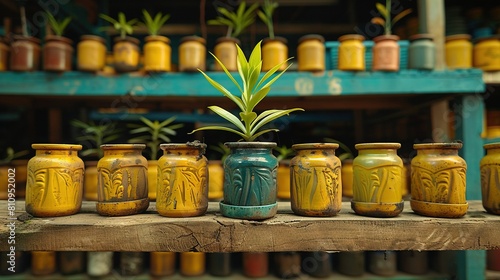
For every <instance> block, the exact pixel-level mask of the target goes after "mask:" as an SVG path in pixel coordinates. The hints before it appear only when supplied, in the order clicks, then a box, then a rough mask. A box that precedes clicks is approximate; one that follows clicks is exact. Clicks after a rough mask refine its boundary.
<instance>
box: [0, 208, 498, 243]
mask: <svg viewBox="0 0 500 280" xmlns="http://www.w3.org/2000/svg"><path fill="white" fill-rule="evenodd" d="M469 204H470V207H469V212H468V214H467V215H466V216H465V217H463V218H460V219H442V218H429V217H422V216H418V215H416V214H414V213H413V212H412V211H411V209H410V206H409V204H408V203H407V204H405V210H404V212H403V213H402V214H401V215H400V216H398V217H396V218H385V219H383V218H369V217H362V216H358V215H355V214H354V213H353V211H352V210H351V209H350V203H348V202H344V203H343V208H342V211H341V212H340V214H339V215H337V216H335V217H328V218H313V217H301V216H297V215H294V214H293V213H292V212H291V210H290V204H289V203H288V202H280V205H279V206H280V208H279V211H278V215H277V216H275V217H274V218H271V219H268V220H265V221H261V222H257V221H247V220H237V219H230V218H226V217H222V216H221V215H220V213H219V209H218V204H217V203H214V202H211V203H210V205H209V210H208V212H207V214H206V215H204V216H201V217H190V218H167V217H162V216H159V215H158V214H157V213H156V211H155V204H154V203H151V206H150V208H149V209H148V212H147V213H145V214H140V215H134V216H125V217H102V216H99V215H98V214H97V213H96V212H95V202H84V204H83V207H82V211H81V212H80V213H79V214H76V215H73V216H67V217H59V218H31V219H26V214H25V212H24V202H18V203H17V209H16V214H17V215H18V220H17V221H16V250H30V251H31V250H56V251H66V250H70V251H176V252H183V251H203V252H243V251H268V252H271V251H323V250H327V251H358V250H469V249H473V250H480V249H492V248H498V247H500V235H499V234H498V229H500V216H494V215H490V214H487V213H486V212H485V211H484V209H483V208H482V205H481V203H480V201H469ZM0 209H7V205H6V202H5V201H2V202H0ZM1 218H2V219H3V220H4V221H7V215H6V214H5V211H3V212H2V217H1ZM8 235H9V230H8V228H7V224H6V223H3V224H2V226H1V227H0V240H2V242H0V250H3V251H6V250H7V249H8V245H7V244H6V242H3V241H6V240H7V238H8Z"/></svg>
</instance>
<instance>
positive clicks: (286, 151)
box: [274, 145, 294, 161]
mask: <svg viewBox="0 0 500 280" xmlns="http://www.w3.org/2000/svg"><path fill="white" fill-rule="evenodd" d="M274 150H275V151H276V152H278V156H276V158H277V159H278V161H282V160H284V159H287V158H289V157H290V156H291V155H293V154H294V150H293V149H292V148H288V147H287V146H285V145H283V146H281V147H276V148H274Z"/></svg>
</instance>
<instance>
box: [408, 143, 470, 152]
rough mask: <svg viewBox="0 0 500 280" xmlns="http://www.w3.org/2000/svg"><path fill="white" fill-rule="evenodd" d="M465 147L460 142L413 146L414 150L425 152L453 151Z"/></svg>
mask: <svg viewBox="0 0 500 280" xmlns="http://www.w3.org/2000/svg"><path fill="white" fill-rule="evenodd" d="M462 146H463V144H462V143H460V142H450V143H421V144H413V149H415V150H424V149H453V150H458V149H461V148H462Z"/></svg>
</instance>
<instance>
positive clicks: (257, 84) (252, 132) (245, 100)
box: [191, 42, 304, 141]
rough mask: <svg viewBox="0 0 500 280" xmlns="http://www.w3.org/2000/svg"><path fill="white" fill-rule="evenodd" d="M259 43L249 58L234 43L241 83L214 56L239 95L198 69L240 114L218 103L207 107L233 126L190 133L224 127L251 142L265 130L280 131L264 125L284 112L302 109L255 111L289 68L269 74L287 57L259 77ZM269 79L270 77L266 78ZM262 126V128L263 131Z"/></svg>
mask: <svg viewBox="0 0 500 280" xmlns="http://www.w3.org/2000/svg"><path fill="white" fill-rule="evenodd" d="M260 45H261V42H259V43H257V45H256V46H255V48H254V49H253V51H252V53H251V55H250V57H249V59H248V61H247V59H246V57H245V54H244V53H243V51H242V50H241V48H240V46H238V45H236V46H237V49H238V59H237V64H238V73H239V75H240V78H241V80H242V85H241V86H240V85H239V84H238V82H237V81H236V79H235V78H234V77H233V75H232V74H231V73H230V72H229V71H228V70H227V68H226V66H224V64H223V63H222V62H221V61H220V60H219V59H218V58H217V57H216V56H215V55H214V54H212V53H211V54H212V56H213V57H214V58H215V60H216V61H217V63H219V65H220V66H221V68H222V69H223V70H224V72H225V73H226V75H227V76H228V77H229V79H230V80H231V81H232V82H233V83H234V84H235V85H236V87H237V88H238V90H239V91H240V93H241V96H236V95H234V94H232V93H231V92H229V91H228V90H227V89H226V88H225V87H224V86H222V85H221V84H219V83H218V82H216V81H214V80H213V79H212V78H210V77H209V76H208V75H207V74H205V73H204V72H203V71H201V70H199V71H200V72H201V73H202V74H203V76H204V77H205V78H206V79H207V81H208V82H209V83H210V84H211V85H212V86H213V87H214V88H215V89H217V90H218V91H220V92H221V93H222V94H223V95H224V96H226V97H227V98H229V99H230V100H231V101H233V102H234V103H235V104H236V105H237V106H238V108H239V109H240V113H239V115H238V116H236V115H233V114H232V113H230V112H229V111H227V110H225V109H223V108H221V107H219V106H209V107H208V108H209V109H210V110H212V111H213V112H214V113H216V114H217V115H219V116H221V117H222V118H224V119H225V120H227V121H228V122H229V123H231V124H233V125H234V126H235V127H236V129H234V128H231V127H226V126H206V127H201V128H198V129H195V130H193V131H192V132H191V133H194V132H196V131H200V130H223V131H229V132H232V133H235V134H237V135H239V136H241V137H242V138H243V140H244V141H254V140H255V139H257V138H258V137H259V136H261V135H262V134H264V133H267V132H271V131H279V129H277V128H270V129H263V127H264V125H266V124H268V123H270V122H272V121H274V120H276V119H278V118H280V117H283V116H285V115H288V114H290V113H291V112H293V111H304V109H302V108H293V109H287V110H277V109H274V110H266V111H264V112H262V113H261V114H260V115H258V114H257V113H256V112H254V109H255V107H256V106H257V105H258V104H259V103H260V102H261V101H262V100H263V99H264V98H265V97H266V96H267V94H268V93H269V91H270V89H271V85H272V84H273V83H274V82H275V81H276V80H277V79H278V78H279V77H281V75H283V73H284V72H285V71H286V70H287V69H288V68H289V67H290V65H288V67H287V68H286V69H285V70H283V71H282V72H281V73H279V74H278V75H276V76H274V77H273V78H272V79H271V77H272V76H273V74H274V73H275V72H276V71H278V69H279V68H280V67H281V66H282V65H283V64H285V63H287V62H288V60H289V59H290V58H289V59H287V60H285V61H283V62H281V63H279V64H278V65H276V66H274V67H273V68H271V69H270V70H269V71H268V72H267V73H265V74H264V75H263V76H262V77H261V78H260V80H259V76H260V74H261V68H262V59H261V47H260ZM269 79H270V80H269ZM262 129H263V130H262Z"/></svg>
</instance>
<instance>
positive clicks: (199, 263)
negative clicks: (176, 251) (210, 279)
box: [179, 252, 206, 276]
mask: <svg viewBox="0 0 500 280" xmlns="http://www.w3.org/2000/svg"><path fill="white" fill-rule="evenodd" d="M205 258H206V256H205V253H203V252H182V253H180V268H179V270H180V274H181V275H183V276H200V275H203V274H204V273H205V267H206V264H205Z"/></svg>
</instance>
